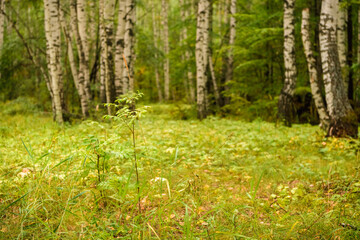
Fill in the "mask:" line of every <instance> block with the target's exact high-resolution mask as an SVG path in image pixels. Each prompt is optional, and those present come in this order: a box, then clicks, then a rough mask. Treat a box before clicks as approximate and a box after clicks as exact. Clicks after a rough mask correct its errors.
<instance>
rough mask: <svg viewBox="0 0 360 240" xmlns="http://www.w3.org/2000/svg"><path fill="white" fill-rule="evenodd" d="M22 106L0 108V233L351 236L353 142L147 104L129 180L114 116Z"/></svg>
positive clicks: (355, 192)
mask: <svg viewBox="0 0 360 240" xmlns="http://www.w3.org/2000/svg"><path fill="white" fill-rule="evenodd" d="M29 104H30V103H28V105H29ZM28 105H26V106H25V107H24V108H26V109H34V111H28V112H26V113H22V112H21V104H20V103H18V104H16V103H11V105H9V103H8V104H7V105H2V106H0V111H1V121H0V162H1V164H0V176H1V177H0V182H1V184H0V238H1V239H13V238H18V239H44V238H46V239H77V238H78V239H110V238H120V239H121V238H123V239H140V238H142V239H313V238H317V239H359V238H360V237H359V236H360V176H359V167H360V166H359V159H358V157H359V154H358V149H359V146H360V143H359V141H358V140H350V139H342V140H339V139H335V138H325V137H324V133H322V132H320V131H319V127H317V126H314V127H313V126H310V125H301V126H300V125H294V126H293V128H285V127H283V126H276V125H275V124H273V123H267V122H264V121H260V120H255V121H253V122H251V123H247V122H243V121H240V120H232V119H222V118H217V117H209V118H208V119H206V120H204V121H198V120H194V118H193V117H192V114H188V115H186V118H189V119H188V120H182V119H183V118H184V114H185V113H187V112H191V111H192V110H191V109H192V108H191V107H186V106H173V105H153V106H152V107H151V108H150V109H148V112H147V113H146V114H145V116H143V118H139V119H138V120H136V121H135V123H136V124H135V125H134V127H135V133H136V135H135V140H136V154H137V161H138V169H137V170H138V173H139V183H138V184H137V179H136V169H135V167H134V148H133V141H132V135H131V132H129V129H128V128H126V126H124V125H123V124H121V121H110V120H103V119H102V120H99V121H89V120H88V121H85V122H81V123H80V122H79V123H77V122H73V123H72V124H66V125H64V126H62V127H60V126H58V125H57V124H56V123H54V122H53V120H52V117H51V115H48V114H45V113H42V112H41V111H40V110H38V109H40V107H39V106H33V107H31V108H30V107H29V106H28ZM183 109H186V110H183ZM5 110H6V111H5ZM139 200H140V202H139Z"/></svg>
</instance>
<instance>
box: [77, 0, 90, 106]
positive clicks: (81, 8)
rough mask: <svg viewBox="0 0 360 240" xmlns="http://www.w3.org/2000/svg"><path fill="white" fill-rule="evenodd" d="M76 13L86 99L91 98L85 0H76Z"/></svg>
mask: <svg viewBox="0 0 360 240" xmlns="http://www.w3.org/2000/svg"><path fill="white" fill-rule="evenodd" d="M76 4H77V5H76V11H77V12H76V15H77V25H78V31H79V36H80V43H81V45H82V46H81V48H82V51H83V54H84V59H83V61H84V63H83V68H84V69H83V73H84V84H85V93H86V97H87V99H88V101H90V100H91V99H92V96H91V86H90V67H89V43H88V35H87V32H86V29H87V26H86V25H87V17H86V1H85V0H77V2H76Z"/></svg>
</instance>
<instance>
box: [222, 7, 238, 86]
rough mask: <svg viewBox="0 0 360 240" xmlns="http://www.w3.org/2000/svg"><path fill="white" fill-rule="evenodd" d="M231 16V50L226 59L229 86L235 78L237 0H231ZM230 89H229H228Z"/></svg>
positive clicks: (226, 77)
mask: <svg viewBox="0 0 360 240" xmlns="http://www.w3.org/2000/svg"><path fill="white" fill-rule="evenodd" d="M229 10H230V11H229V16H230V20H229V22H230V30H229V32H230V33H229V50H228V52H227V59H226V60H227V61H226V74H225V86H227V88H229V87H228V86H229V83H230V81H232V80H233V73H234V44H235V37H236V19H235V14H236V0H230V7H229ZM227 90H229V89H227Z"/></svg>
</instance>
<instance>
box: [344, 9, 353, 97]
mask: <svg viewBox="0 0 360 240" xmlns="http://www.w3.org/2000/svg"><path fill="white" fill-rule="evenodd" d="M347 33H348V34H347V35H348V38H347V40H348V52H347V69H348V71H347V74H348V77H347V80H346V81H345V90H346V93H347V95H348V98H349V99H350V100H353V99H354V78H353V77H354V76H353V73H354V71H353V69H352V65H353V56H354V53H353V50H354V49H353V19H352V5H351V4H350V5H349V7H348V24H347ZM346 84H347V85H346Z"/></svg>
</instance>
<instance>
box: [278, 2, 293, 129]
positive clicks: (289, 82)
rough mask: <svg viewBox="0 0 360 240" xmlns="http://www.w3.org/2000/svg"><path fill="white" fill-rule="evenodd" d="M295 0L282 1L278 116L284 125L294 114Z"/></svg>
mask: <svg viewBox="0 0 360 240" xmlns="http://www.w3.org/2000/svg"><path fill="white" fill-rule="evenodd" d="M294 11H295V0H285V1H284V63H285V82H284V87H283V89H282V91H281V94H280V97H279V104H278V114H279V117H280V118H281V119H283V120H285V125H286V126H291V123H292V121H293V115H294V103H293V95H294V91H295V86H296V75H297V70H296V61H295V18H294Z"/></svg>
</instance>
